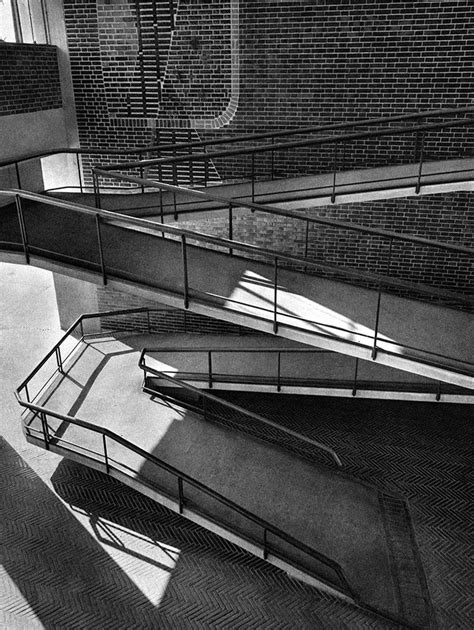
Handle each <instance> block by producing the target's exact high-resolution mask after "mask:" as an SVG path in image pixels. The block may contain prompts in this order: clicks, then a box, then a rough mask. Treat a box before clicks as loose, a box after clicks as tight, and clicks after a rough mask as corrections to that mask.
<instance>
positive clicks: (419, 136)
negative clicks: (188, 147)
mask: <svg viewBox="0 0 474 630" xmlns="http://www.w3.org/2000/svg"><path fill="white" fill-rule="evenodd" d="M459 112H462V113H474V108H465V109H463V110H457V113H458V114H459ZM425 117H426V114H425ZM412 118H413V117H412ZM397 120H400V117H398V118H397V117H394V118H392V119H385V121H384V122H385V123H390V122H393V121H397ZM405 120H408V118H405ZM366 124H367V123H366ZM371 124H374V123H371ZM371 124H368V126H371ZM473 125H474V117H473V116H470V117H466V118H462V119H458V118H455V119H451V120H448V121H445V122H441V123H423V124H416V125H411V126H408V127H406V126H404V127H388V128H387V129H375V130H370V131H359V132H352V133H345V134H339V135H331V136H326V137H322V138H321V137H316V138H309V139H305V140H298V141H292V142H282V143H275V142H274V141H273V142H271V143H269V144H263V145H256V146H251V147H244V148H238V149H231V150H226V151H213V152H204V153H190V154H188V155H184V156H176V157H173V158H159V159H149V160H141V161H139V162H133V161H132V162H122V163H120V164H111V165H108V166H103V167H100V170H101V172H102V174H104V172H105V171H114V170H117V169H120V170H126V169H138V170H139V175H140V176H141V177H143V172H144V170H145V169H151V168H154V169H155V170H156V172H157V176H158V179H159V180H160V181H161V180H162V179H163V178H162V172H163V168H164V167H165V166H171V167H172V169H173V183H174V184H175V185H176V184H178V172H177V167H178V166H179V165H182V164H184V165H189V166H188V170H189V176H190V179H191V180H192V179H193V177H192V172H193V165H194V164H196V163H198V164H200V163H202V164H203V169H202V170H203V171H204V180H203V182H201V183H203V185H204V186H207V183H208V176H207V174H208V173H209V167H210V163H211V162H214V161H215V160H218V159H222V158H232V159H233V158H246V159H245V160H244V163H250V173H248V174H247V177H246V179H248V180H250V183H251V199H252V201H255V198H256V196H257V195H256V191H255V184H256V181H257V178H259V179H261V180H262V179H263V180H274V179H275V170H274V165H275V155H276V154H277V153H278V154H281V153H282V152H283V151H288V150H290V149H302V148H311V149H312V148H317V149H320V148H321V147H324V146H326V145H329V146H333V155H332V162H333V164H332V168H331V169H330V171H329V172H332V179H333V181H332V184H331V185H330V186H329V192H330V197H331V201H332V202H333V203H334V202H335V199H336V191H337V189H338V188H341V185H340V184H338V182H337V173H338V171H339V168H338V166H339V162H338V157H340V155H339V154H342V153H344V152H345V148H346V147H347V146H348V144H349V143H351V142H355V141H360V140H370V139H373V138H376V139H377V138H384V137H393V138H399V137H404V136H407V135H410V134H414V137H415V141H414V148H413V152H414V153H413V155H416V154H418V160H417V161H418V173H417V176H416V192H417V193H419V192H420V189H421V185H422V180H423V175H424V174H423V165H424V163H425V162H426V158H425V150H424V146H425V140H426V136H427V134H428V133H429V132H434V131H441V130H446V129H447V130H453V129H454V130H455V129H458V128H462V127H471V126H473ZM352 126H363V123H362V122H361V123H360V124H359V125H352ZM338 128H339V129H340V128H343V127H342V126H339V127H333V129H338ZM321 129H324V128H320V130H321ZM326 129H327V128H326ZM294 133H295V134H296V133H299V134H302V133H303V132H302V131H301V130H300V131H295V132H294ZM287 135H288V134H287ZM273 137H275V136H273ZM235 142H237V140H235ZM264 154H269V156H270V157H269V160H266V162H267V163H265V161H263V162H262V164H261V165H260V168H259V165H258V164H257V162H256V156H257V155H264ZM354 168H355V167H354V166H352V167H351V166H347V165H345V170H346V171H347V170H354ZM93 171H94V172H98V169H93ZM463 172H464V171H463V170H462V169H459V170H454V171H439V172H436V173H434V174H433V173H430V175H431V176H433V175H438V176H440V175H446V174H459V173H461V174H462V173H463ZM311 174H314V169H313V172H312V173H311ZM283 177H284V178H288V177H290V175H289V174H288V173H286V172H285V174H284V175H283ZM405 179H406V177H405V176H403V177H399V178H398V179H397V178H396V177H391V178H390V179H389V181H390V182H392V186H393V181H395V182H397V181H398V180H399V181H401V182H403V181H404V180H405ZM383 182H387V177H385V178H382V179H377V180H372V181H364V183H365V184H372V185H373V184H376V183H383ZM344 186H346V187H347V184H343V185H342V187H344ZM327 188H328V187H327V186H325V189H327ZM144 190H145V189H144V187H142V188H141V191H142V192H144ZM301 190H302V191H303V192H304V191H305V190H306V189H301ZM293 192H295V191H293ZM325 194H327V190H326V192H325Z"/></svg>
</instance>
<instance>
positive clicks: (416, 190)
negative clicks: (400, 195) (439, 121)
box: [415, 132, 425, 195]
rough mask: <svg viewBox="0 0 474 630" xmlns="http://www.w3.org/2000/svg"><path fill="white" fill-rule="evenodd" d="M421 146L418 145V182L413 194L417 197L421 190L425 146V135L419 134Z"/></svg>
mask: <svg viewBox="0 0 474 630" xmlns="http://www.w3.org/2000/svg"><path fill="white" fill-rule="evenodd" d="M420 138H421V144H420V164H419V166H418V180H417V182H416V188H415V192H416V194H417V195H418V194H419V193H420V190H421V173H422V170H423V153H424V144H425V134H424V133H423V132H421V133H420Z"/></svg>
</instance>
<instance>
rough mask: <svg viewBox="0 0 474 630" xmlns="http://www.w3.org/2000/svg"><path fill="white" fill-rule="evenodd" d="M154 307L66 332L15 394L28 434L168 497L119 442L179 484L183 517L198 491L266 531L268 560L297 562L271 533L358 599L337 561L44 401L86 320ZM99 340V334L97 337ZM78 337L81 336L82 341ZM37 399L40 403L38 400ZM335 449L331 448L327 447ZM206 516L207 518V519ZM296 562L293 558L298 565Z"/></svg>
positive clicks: (86, 316)
mask: <svg viewBox="0 0 474 630" xmlns="http://www.w3.org/2000/svg"><path fill="white" fill-rule="evenodd" d="M153 310H155V309H147V308H137V309H125V310H121V311H106V312H102V313H88V314H84V315H81V316H80V317H79V318H78V319H77V320H76V321H75V322H74V323H73V324H72V325H71V326H70V327H69V329H68V330H67V331H66V333H65V334H64V335H63V336H62V337H61V339H60V340H59V341H58V342H57V343H56V344H55V345H54V346H53V347H52V348H51V350H50V351H49V352H48V353H47V354H46V356H45V357H44V358H43V359H42V360H41V361H40V362H39V363H38V364H37V365H36V366H35V368H34V369H33V370H32V371H31V372H30V374H28V376H27V377H26V378H25V379H24V380H23V381H22V383H21V384H20V385H19V387H18V388H17V389H16V391H15V395H16V398H17V401H18V402H19V404H20V405H21V406H22V407H23V408H24V409H25V410H26V413H24V416H23V424H24V430H25V433H26V435H27V436H28V437H32V438H36V439H40V440H42V442H43V445H44V448H45V449H47V450H49V449H50V448H51V447H55V448H60V449H61V451H62V452H64V451H66V452H71V453H75V454H80V455H82V457H86V458H87V459H88V460H89V461H92V462H94V463H95V464H97V463H98V464H101V465H102V466H103V468H104V471H105V472H106V473H107V474H110V473H114V472H115V473H119V474H122V475H125V476H126V477H128V478H130V479H134V480H136V479H138V480H139V481H140V483H142V484H144V485H146V486H147V487H148V488H150V487H151V488H154V489H155V490H156V491H158V492H160V493H161V494H165V495H166V494H167V493H166V492H164V491H163V489H161V488H160V487H159V486H154V484H153V483H152V482H151V480H150V479H148V478H147V477H145V476H144V475H143V474H142V473H141V469H138V470H137V469H136V468H130V467H129V466H128V465H127V464H125V463H124V462H119V461H117V460H115V459H114V457H113V456H111V454H110V451H111V449H110V446H111V443H116V444H118V445H120V446H121V447H124V448H125V449H127V450H128V451H131V452H133V453H134V454H136V455H139V456H140V457H142V458H143V459H144V460H146V461H147V462H150V463H151V464H152V465H153V466H155V467H156V468H157V469H160V470H163V471H166V472H167V473H169V474H171V475H172V476H173V477H174V479H175V480H176V494H175V496H170V495H168V496H169V498H172V499H175V498H176V497H177V501H178V510H179V513H180V514H183V513H184V509H185V508H186V507H189V508H194V506H193V502H194V499H192V498H191V497H187V496H186V493H185V488H186V486H188V487H189V488H193V489H196V490H198V491H199V492H201V493H203V494H204V495H206V496H207V497H210V498H211V499H213V500H215V501H216V502H218V503H219V504H220V505H223V506H225V507H226V508H228V509H230V510H231V511H232V512H233V513H236V514H239V515H240V516H241V517H243V518H244V519H246V520H247V521H249V522H251V523H253V525H255V526H257V527H258V528H259V529H260V530H261V533H262V536H261V539H260V540H251V542H252V543H253V544H256V545H261V548H262V557H263V558H264V559H267V558H268V556H269V554H272V555H273V556H275V557H278V558H280V559H282V560H285V561H287V562H288V561H289V562H290V563H291V562H292V558H291V554H290V556H288V555H286V554H285V553H283V552H282V551H281V550H280V549H279V548H278V546H277V545H275V544H273V545H272V544H271V543H270V541H269V535H271V536H273V537H275V538H277V539H279V540H281V541H283V542H284V543H285V544H286V545H289V546H290V547H291V548H292V549H293V550H296V552H297V555H298V554H301V553H302V554H304V555H305V556H308V558H309V559H310V561H316V563H318V564H320V565H322V566H323V567H324V568H325V569H326V570H329V572H330V573H331V575H332V579H329V578H328V577H327V576H325V577H321V575H319V574H318V573H317V572H316V571H314V569H313V570H310V569H308V568H307V567H306V566H305V569H304V570H305V571H306V572H308V573H312V574H313V575H314V576H315V577H317V578H318V579H320V580H321V581H323V582H325V583H327V584H328V585H330V586H332V587H333V588H336V589H338V590H339V591H342V592H344V593H345V594H347V595H349V596H350V597H352V598H353V599H355V600H357V599H358V597H357V595H356V594H355V592H354V590H353V589H352V587H351V586H350V584H349V582H348V580H347V578H346V576H345V573H344V571H343V569H342V567H341V566H340V565H339V564H338V563H337V562H336V561H334V560H332V559H330V558H328V557H327V556H325V555H324V554H322V553H320V552H318V551H316V550H315V549H313V548H312V547H309V546H308V545H306V544H304V543H302V542H300V541H299V540H297V539H295V538H294V537H292V536H290V535H289V534H287V533H286V532H284V531H283V530H281V529H279V528H278V527H276V526H275V525H273V524H271V523H269V522H268V521H266V520H264V519H262V518H260V517H258V516H257V515H255V514H253V513H252V512H250V511H248V510H247V509H245V508H243V507H242V506H240V505H238V504H237V503H235V502H234V501H231V500H230V499H228V498H227V497H225V496H223V495H222V494H220V493H218V492H216V491H215V490H213V489H211V488H209V487H208V486H206V485H205V484H203V483H201V482H199V481H197V480H196V479H194V478H193V477H191V476H190V475H187V474H186V473H184V472H182V471H180V470H178V469H176V468H175V467H173V466H171V465H170V464H168V463H166V462H164V461H163V460H161V459H159V458H158V457H156V456H155V455H152V454H150V453H148V452H147V451H145V450H143V449H142V448H140V447H138V446H137V445H136V444H133V443H132V442H130V441H128V440H126V439H125V438H123V437H121V436H119V435H117V434H116V433H114V432H113V431H111V430H109V429H107V428H104V427H98V426H96V425H94V424H92V423H90V422H86V421H84V420H80V419H79V418H75V417H72V416H69V415H67V414H62V413H58V412H56V411H54V409H50V408H48V407H46V406H44V405H43V404H40V403H41V400H40V396H41V394H42V393H43V392H44V391H45V389H46V387H47V385H48V384H50V383H51V382H52V380H53V379H54V377H56V376H58V375H63V374H66V373H67V361H68V359H69V358H71V357H72V356H73V355H74V351H75V350H76V348H77V346H78V345H79V344H81V343H82V342H83V341H84V340H85V339H86V338H87V337H88V335H87V334H84V322H85V321H87V320H90V319H94V318H104V317H119V316H121V315H130V314H135V313H144V314H147V313H148V314H149V312H150V311H153ZM75 333H76V337H75V339H74V340H75V345H74V348H73V349H72V350H70V351H69V352H68V354H67V356H66V355H64V354H62V352H61V348H62V347H63V345H64V343H65V342H66V340H67V339H68V338H70V337H71V336H73V335H74V334H75ZM93 336H97V335H95V334H94V335H93ZM77 337H78V338H77ZM53 357H54V358H55V360H56V368H55V369H54V371H53V374H52V375H50V376H49V377H48V378H47V379H46V381H45V382H44V384H43V385H42V386H41V387H40V388H39V390H38V391H37V392H36V393H35V394H34V395H32V393H31V389H30V384H31V382H32V379H33V378H34V377H35V376H36V375H37V374H38V373H39V371H40V370H41V369H42V368H43V367H44V366H45V365H46V364H47V362H48V360H49V359H51V358H53ZM35 401H38V402H35ZM238 409H239V410H240V411H242V412H244V413H246V414H249V416H250V417H251V418H252V419H254V418H255V417H257V416H256V415H255V414H251V413H250V412H248V411H247V410H243V409H242V410H241V409H240V408H238ZM53 419H54V421H60V423H61V424H63V423H67V425H73V426H75V427H79V428H80V429H83V430H85V431H87V432H88V433H94V434H96V435H99V436H101V439H100V444H101V446H102V449H101V450H100V451H95V450H91V449H88V448H85V447H84V446H81V444H76V443H72V442H69V441H68V440H66V439H64V438H63V433H64V431H63V430H61V431H57V430H55V429H54V427H53V426H52V425H51V423H50V422H48V420H50V421H51V420H53ZM38 421H39V425H40V427H41V428H40V429H38V428H36V427H35V426H34V425H35V422H36V424H38ZM327 450H331V449H327ZM196 511H199V506H197V510H196ZM205 516H207V515H205ZM223 525H224V527H227V528H230V526H229V524H228V523H225V524H223ZM233 533H235V534H237V535H241V533H240V532H239V531H238V530H236V529H235V528H234V530H233ZM294 562H295V561H294V560H293V563H294Z"/></svg>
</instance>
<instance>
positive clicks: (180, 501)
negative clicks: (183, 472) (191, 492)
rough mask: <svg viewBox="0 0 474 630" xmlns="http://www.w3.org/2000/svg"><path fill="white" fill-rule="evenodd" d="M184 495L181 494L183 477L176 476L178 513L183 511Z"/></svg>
mask: <svg viewBox="0 0 474 630" xmlns="http://www.w3.org/2000/svg"><path fill="white" fill-rule="evenodd" d="M183 504H184V495H183V478H182V477H178V505H179V513H180V514H182V513H183Z"/></svg>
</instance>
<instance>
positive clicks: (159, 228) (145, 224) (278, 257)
mask: <svg viewBox="0 0 474 630" xmlns="http://www.w3.org/2000/svg"><path fill="white" fill-rule="evenodd" d="M2 194H3V195H7V196H12V195H14V196H15V197H16V199H17V204H18V201H19V200H20V198H21V197H26V198H28V199H32V200H35V201H41V202H45V203H46V204H50V205H53V206H57V207H62V208H66V209H70V210H73V211H75V210H77V211H79V212H81V213H84V214H88V215H89V216H92V217H93V218H94V219H95V220H96V221H97V222H98V223H97V225H98V230H97V237H98V248H99V253H100V268H101V272H102V277H103V282H104V284H106V283H107V269H106V265H105V262H104V259H103V251H102V241H101V238H100V221H103V220H105V221H107V222H108V223H110V224H114V225H118V226H122V227H123V226H125V227H129V226H132V229H136V228H137V227H138V228H140V230H142V231H145V232H146V233H151V234H156V235H157V236H158V237H159V236H160V235H161V236H163V235H164V234H165V233H168V234H171V235H173V236H175V237H178V239H179V240H181V246H182V269H183V279H184V283H183V286H184V293H183V300H184V308H185V309H186V310H187V309H188V308H189V299H190V293H191V291H190V288H189V285H188V268H187V257H186V252H187V247H189V245H188V243H187V239H189V240H197V241H200V242H206V243H210V244H213V245H218V246H220V247H221V248H224V249H226V250H228V251H229V252H232V255H235V254H234V251H235V250H237V251H242V252H247V253H252V254H254V255H258V256H264V257H266V258H267V259H270V261H271V262H272V263H273V264H274V270H275V277H274V282H273V286H274V300H273V306H272V308H271V309H270V308H265V307H258V310H259V311H262V312H267V313H268V315H269V316H270V317H271V318H272V319H273V330H274V332H275V333H277V332H278V328H279V326H280V325H281V322H279V321H278V315H283V316H285V317H287V318H291V319H296V320H300V319H301V318H300V317H298V316H296V315H292V314H285V313H282V312H281V311H278V297H277V289H278V283H277V273H278V263H279V261H286V262H289V263H291V264H296V265H299V266H302V267H312V268H315V269H318V270H323V271H329V272H332V273H334V272H336V273H340V274H344V275H346V276H347V277H352V278H357V279H359V280H360V279H363V280H365V281H367V280H371V281H373V282H375V281H378V284H379V290H378V296H379V297H378V300H377V312H376V324H375V329H374V334H373V337H369V335H366V334H364V333H362V332H360V333H359V332H358V333H357V336H358V337H359V338H360V337H367V339H369V338H370V339H373V345H372V358H373V359H375V358H376V355H377V352H379V351H380V347H377V342H380V341H382V342H383V343H384V344H385V346H387V345H390V344H392V345H394V346H397V347H402V348H403V349H404V350H407V349H408V348H407V346H404V345H403V344H400V343H397V342H395V341H390V340H386V339H384V338H382V339H381V338H380V337H379V336H378V321H379V312H380V302H381V300H380V298H381V295H382V287H383V285H384V284H387V285H389V286H394V287H397V288H400V287H402V288H404V289H407V288H408V289H411V290H415V291H420V290H421V291H425V292H428V293H431V294H432V295H441V294H443V296H444V297H445V298H447V299H451V300H456V301H458V302H463V303H466V304H472V302H473V298H471V297H469V296H460V295H458V294H452V293H451V292H446V291H440V290H435V289H433V288H430V287H425V286H423V285H422V286H420V285H419V284H413V283H409V282H406V281H401V280H393V279H392V278H386V277H385V276H380V275H378V274H368V273H367V272H362V271H355V270H351V269H346V268H341V267H337V266H331V265H325V264H323V263H318V262H313V261H310V260H307V259H306V258H302V257H297V256H291V255H288V254H284V253H281V252H278V251H274V250H269V249H264V248H261V247H258V246H255V245H250V244H247V243H240V242H237V241H233V240H230V239H223V238H218V237H214V236H210V235H207V234H203V233H199V232H193V231H190V230H183V229H178V228H176V227H173V226H170V225H164V224H158V223H154V222H151V221H147V220H145V219H138V218H135V217H126V216H124V215H117V214H116V213H114V212H110V211H107V210H92V209H91V208H89V207H86V206H81V205H80V204H76V203H71V202H66V201H63V200H59V199H54V200H53V199H50V198H48V197H44V196H42V195H39V194H38V193H30V192H23V191H17V190H10V191H0V195H2ZM18 213H19V218H20V225H22V222H21V219H22V210H21V204H18ZM22 239H23V249H24V253H25V258H26V261H27V263H28V262H29V257H30V251H31V249H32V248H30V246H29V245H28V241H27V239H26V237H25V233H24V231H22ZM44 253H47V251H46V250H41V254H44ZM471 253H472V252H471ZM70 260H71V261H73V262H74V261H75V262H76V264H77V262H78V261H77V259H74V258H71V259H70ZM119 277H120V274H119ZM130 277H131V276H130ZM134 280H135V281H138V282H143V279H140V278H138V277H134ZM194 293H195V294H197V292H196V291H195V292H194ZM205 297H206V298H207V299H209V297H210V295H207V294H206V295H205ZM221 298H222V299H223V300H225V301H226V302H229V301H232V300H230V299H229V298H228V297H225V296H217V295H215V296H213V299H217V300H220V299H221ZM256 308H257V307H256ZM264 319H265V318H264ZM305 321H306V320H305ZM308 321H309V320H308ZM310 323H312V324H313V325H318V322H312V321H311V322H310ZM285 326H287V327H288V328H295V325H290V324H285ZM324 327H325V329H332V328H337V327H334V326H331V325H328V324H324ZM296 328H297V327H296ZM313 332H314V331H313ZM346 332H351V333H353V332H354V331H346ZM314 334H317V335H318V336H327V334H323V333H320V332H319V333H318V332H314ZM343 341H344V343H347V344H351V345H354V346H359V347H364V348H370V346H369V345H363V344H362V345H361V343H360V342H357V343H356V342H354V341H352V340H347V339H345V340H343ZM410 351H411V352H410V354H409V355H407V356H409V358H410V360H414V361H418V362H420V361H421V362H422V363H424V364H426V365H432V366H436V367H442V368H444V369H451V370H452V367H451V368H449V367H447V366H446V365H445V364H443V363H442V362H441V363H440V362H439V360H437V359H439V358H442V359H444V361H445V362H446V360H447V361H450V362H454V363H455V364H456V371H457V372H459V373H463V374H467V375H470V374H471V369H470V366H471V365H472V364H471V363H470V362H466V361H459V360H458V359H456V358H455V357H449V356H447V355H440V354H438V353H433V352H430V351H427V350H421V349H417V348H410ZM384 352H385V353H386V354H392V355H394V356H395V355H397V354H399V353H398V352H396V351H390V350H387V349H384ZM416 353H422V360H421V359H420V356H417V354H416ZM430 356H431V357H436V358H433V359H431V360H430V359H429V357H430ZM460 363H464V364H466V365H469V368H468V369H467V370H466V369H465V368H462V367H461V366H460Z"/></svg>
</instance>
